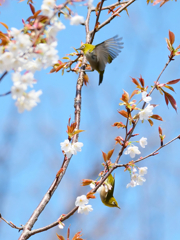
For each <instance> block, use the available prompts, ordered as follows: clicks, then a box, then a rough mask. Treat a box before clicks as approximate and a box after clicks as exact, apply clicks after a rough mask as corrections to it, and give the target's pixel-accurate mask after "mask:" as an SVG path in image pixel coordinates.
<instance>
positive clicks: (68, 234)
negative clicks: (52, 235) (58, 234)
mask: <svg viewBox="0 0 180 240" xmlns="http://www.w3.org/2000/svg"><path fill="white" fill-rule="evenodd" d="M69 237H70V227H68V230H67V238H69Z"/></svg>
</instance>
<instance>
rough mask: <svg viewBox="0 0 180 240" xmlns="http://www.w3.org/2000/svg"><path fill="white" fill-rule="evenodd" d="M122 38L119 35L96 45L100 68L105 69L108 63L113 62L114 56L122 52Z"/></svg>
mask: <svg viewBox="0 0 180 240" xmlns="http://www.w3.org/2000/svg"><path fill="white" fill-rule="evenodd" d="M121 40H122V38H118V35H116V36H114V37H113V38H110V39H108V40H106V41H104V42H102V43H100V44H98V45H96V47H95V49H94V50H95V51H96V52H97V53H99V54H97V57H98V62H99V69H100V71H103V70H104V68H105V65H106V63H111V62H112V60H113V59H114V58H116V57H117V56H118V54H119V53H120V52H121V50H120V49H122V48H123V46H122V45H123V42H121Z"/></svg>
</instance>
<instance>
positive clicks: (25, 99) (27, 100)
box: [15, 84, 42, 113]
mask: <svg viewBox="0 0 180 240" xmlns="http://www.w3.org/2000/svg"><path fill="white" fill-rule="evenodd" d="M21 85H22V86H23V87H26V86H25V85H24V84H21ZM41 94H42V91H41V90H39V91H37V92H35V90H32V91H30V92H29V93H25V92H24V93H23V96H21V97H18V99H17V101H16V103H15V105H16V106H17V108H18V112H19V113H22V112H24V110H28V111H30V110H31V109H32V108H33V107H35V106H37V102H40V99H39V96H40V95H41Z"/></svg>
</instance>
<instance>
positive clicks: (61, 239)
mask: <svg viewBox="0 0 180 240" xmlns="http://www.w3.org/2000/svg"><path fill="white" fill-rule="evenodd" d="M56 235H57V237H58V239H59V240H65V238H64V237H63V236H60V235H58V234H57V233H56Z"/></svg>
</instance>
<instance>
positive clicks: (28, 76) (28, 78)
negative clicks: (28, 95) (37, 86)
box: [21, 72, 36, 87]
mask: <svg viewBox="0 0 180 240" xmlns="http://www.w3.org/2000/svg"><path fill="white" fill-rule="evenodd" d="M21 81H22V83H23V84H25V85H26V86H30V87H33V84H34V83H36V81H35V80H34V75H33V73H31V72H28V73H25V74H24V75H23V76H22V78H21Z"/></svg>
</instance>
